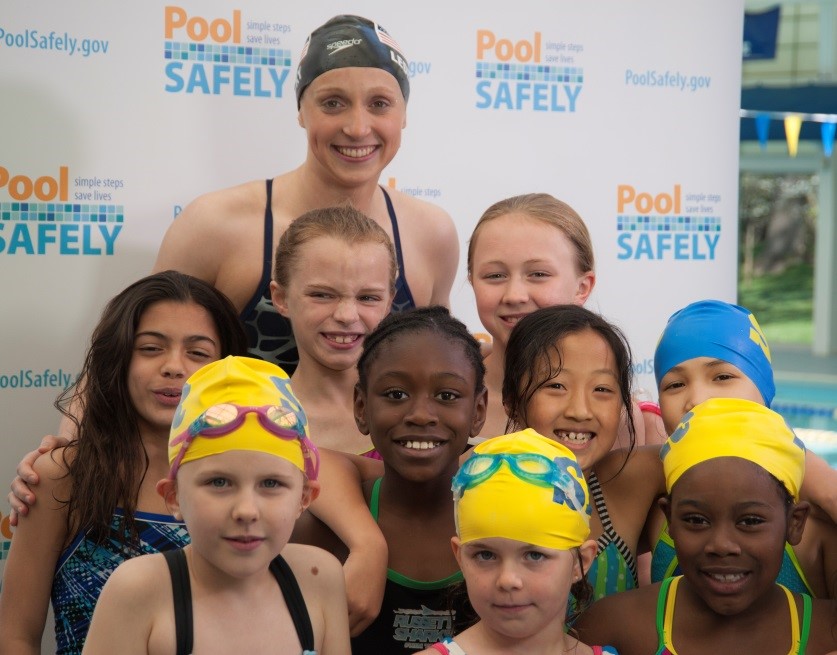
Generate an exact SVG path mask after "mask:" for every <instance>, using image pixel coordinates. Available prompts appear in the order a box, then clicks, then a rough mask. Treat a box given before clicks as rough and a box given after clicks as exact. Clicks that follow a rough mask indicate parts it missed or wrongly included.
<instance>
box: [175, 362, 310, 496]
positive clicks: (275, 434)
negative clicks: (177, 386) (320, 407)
mask: <svg viewBox="0 0 837 655" xmlns="http://www.w3.org/2000/svg"><path fill="white" fill-rule="evenodd" d="M229 450H250V451H256V452H262V453H267V454H270V455H275V456H276V457H281V458H283V459H286V460H288V461H289V462H291V463H292V464H293V465H294V466H296V467H297V468H299V469H300V470H301V471H303V472H304V473H305V474H306V475H307V476H308V478H309V479H311V480H313V479H316V477H317V472H318V468H319V457H318V453H317V449H316V448H315V447H314V445H313V444H312V443H311V441H310V440H309V439H308V421H307V419H306V417H305V412H304V411H303V409H302V407H301V405H300V404H299V401H298V400H297V399H296V397H295V396H294V393H293V391H292V390H291V386H290V380H289V378H288V375H287V374H286V373H285V371H283V370H282V369H281V368H279V367H278V366H276V365H275V364H271V363H269V362H265V361H262V360H260V359H253V358H250V357H232V356H230V357H226V358H224V359H221V360H219V361H216V362H212V363H211V364H207V365H206V366H204V367H203V368H201V369H199V370H198V371H196V372H195V373H194V374H192V376H191V377H190V378H189V379H188V380H187V381H186V384H185V385H184V387H183V392H182V395H181V398H180V404H179V405H178V406H177V410H176V412H175V415H174V420H173V421H172V427H171V432H170V437H169V452H168V455H169V464H170V465H171V471H170V473H169V476H170V477H171V478H174V477H175V475H176V474H177V469H178V467H180V466H181V465H182V464H185V463H187V462H191V461H193V460H196V459H200V458H202V457H209V456H210V455H217V454H220V453H224V452H227V451H229Z"/></svg>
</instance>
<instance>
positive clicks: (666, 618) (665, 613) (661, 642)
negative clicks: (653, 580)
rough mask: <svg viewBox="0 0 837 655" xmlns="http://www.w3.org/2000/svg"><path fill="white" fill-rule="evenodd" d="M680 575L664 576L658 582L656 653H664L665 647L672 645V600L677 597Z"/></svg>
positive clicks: (672, 649)
mask: <svg viewBox="0 0 837 655" xmlns="http://www.w3.org/2000/svg"><path fill="white" fill-rule="evenodd" d="M679 583H680V577H676V578H666V579H665V580H663V581H662V583H661V584H660V591H659V594H658V595H657V643H658V650H657V653H658V654H659V653H665V652H667V651H666V647H670V648H671V652H672V653H674V647H673V646H672V644H671V638H672V626H673V625H674V601H675V599H676V597H677V585H678V584H679Z"/></svg>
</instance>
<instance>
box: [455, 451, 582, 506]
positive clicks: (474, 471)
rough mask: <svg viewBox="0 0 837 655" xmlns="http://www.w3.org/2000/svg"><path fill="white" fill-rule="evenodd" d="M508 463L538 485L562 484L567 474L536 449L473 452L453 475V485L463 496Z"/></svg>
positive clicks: (510, 467) (512, 470)
mask: <svg viewBox="0 0 837 655" xmlns="http://www.w3.org/2000/svg"><path fill="white" fill-rule="evenodd" d="M503 462H505V463H506V466H508V467H509V470H511V472H512V473H514V474H515V475H516V476H517V477H518V478H520V479H521V480H525V481H526V482H530V483H531V484H535V485H537V486H539V487H554V486H556V485H560V483H561V482H562V481H563V477H564V476H567V473H566V472H565V471H562V470H560V469H559V468H558V466H557V465H556V464H555V462H553V461H552V460H551V459H549V457H547V456H545V455H539V454H537V453H519V454H514V455H510V454H508V453H497V454H485V453H480V454H476V455H472V456H471V457H470V458H468V459H467V460H465V463H464V464H463V465H462V466H461V467H460V468H459V471H457V472H456V475H455V476H454V477H453V483H452V489H453V494H454V497H456V498H461V497H462V494H464V493H465V490H466V489H470V488H472V487H476V486H477V485H478V484H482V483H483V482H485V481H486V480H488V478H490V477H491V476H492V475H494V474H495V473H496V472H497V471H498V470H500V467H501V466H502V465H503Z"/></svg>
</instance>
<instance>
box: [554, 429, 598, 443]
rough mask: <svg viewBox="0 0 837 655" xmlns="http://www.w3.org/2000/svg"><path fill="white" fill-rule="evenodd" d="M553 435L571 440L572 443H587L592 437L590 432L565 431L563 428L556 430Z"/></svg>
mask: <svg viewBox="0 0 837 655" xmlns="http://www.w3.org/2000/svg"><path fill="white" fill-rule="evenodd" d="M555 436H556V437H558V438H559V439H563V440H564V441H571V442H572V443H578V444H581V443H587V442H588V441H590V439H592V438H593V434H592V433H591V432H566V431H564V430H556V431H555Z"/></svg>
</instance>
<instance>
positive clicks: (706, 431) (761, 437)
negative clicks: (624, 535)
mask: <svg viewBox="0 0 837 655" xmlns="http://www.w3.org/2000/svg"><path fill="white" fill-rule="evenodd" d="M662 458H663V467H664V469H665V484H666V489H667V490H668V494H667V495H666V497H664V498H663V499H661V501H660V506H661V507H662V508H663V510H664V511H665V514H666V518H667V520H668V522H669V525H670V528H669V529H670V531H671V535H672V537H673V538H674V543H675V548H676V549H677V556H678V558H679V560H680V563H681V566H682V569H683V575H682V576H680V577H675V578H667V579H666V580H664V581H663V582H661V583H655V584H652V585H650V586H646V587H642V588H641V589H637V590H634V591H630V592H626V593H624V594H616V595H614V596H609V597H608V598H605V599H602V600H601V601H599V602H597V603H594V604H593V605H592V606H591V607H590V609H589V610H587V611H586V612H585V613H584V614H583V615H582V617H581V618H580V619H579V622H578V624H577V625H578V629H579V633H580V634H581V635H582V637H584V638H587V639H604V640H607V642H608V643H611V644H613V645H614V646H616V648H618V649H619V652H620V653H621V654H622V655H631V654H640V653H642V654H643V655H644V654H647V653H655V652H656V653H658V655H669V654H674V653H677V652H680V653H735V652H746V653H759V655H786V654H788V655H821V654H825V653H828V652H830V651H832V650H834V648H835V647H837V632H835V630H834V616H835V609H837V607H836V606H835V604H834V601H826V600H816V599H815V600H812V599H811V598H810V597H809V596H807V595H804V594H796V593H793V592H791V591H790V590H788V589H787V588H785V587H783V586H782V585H780V584H778V583H777V582H776V577H777V575H778V573H779V569H780V567H781V563H782V557H783V552H784V545H785V542H789V543H791V544H794V543H797V542H798V541H799V539H800V538H801V536H802V532H803V528H804V526H805V521H806V518H807V515H808V510H809V505H808V503H807V502H805V501H799V488H800V485H801V483H802V477H803V474H804V470H805V447H804V445H803V444H802V442H801V441H800V440H799V439H798V438H797V437H796V435H795V434H794V433H793V431H792V430H791V429H790V428H789V427H788V426H787V424H786V423H785V421H784V419H783V418H782V417H781V416H780V415H778V414H776V413H775V412H773V411H771V410H769V409H767V408H766V407H764V406H763V405H762V404H760V403H756V402H753V401H749V400H739V399H729V398H714V399H710V400H707V401H705V402H703V403H700V404H698V405H696V406H695V407H694V408H693V409H692V410H691V411H690V412H688V413H687V414H686V415H685V416H684V417H683V418H682V420H681V422H680V424H679V425H678V427H677V428H676V429H675V430H674V433H673V434H672V435H671V437H670V438H669V440H668V441H667V442H666V444H665V446H664V447H663V450H662Z"/></svg>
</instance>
